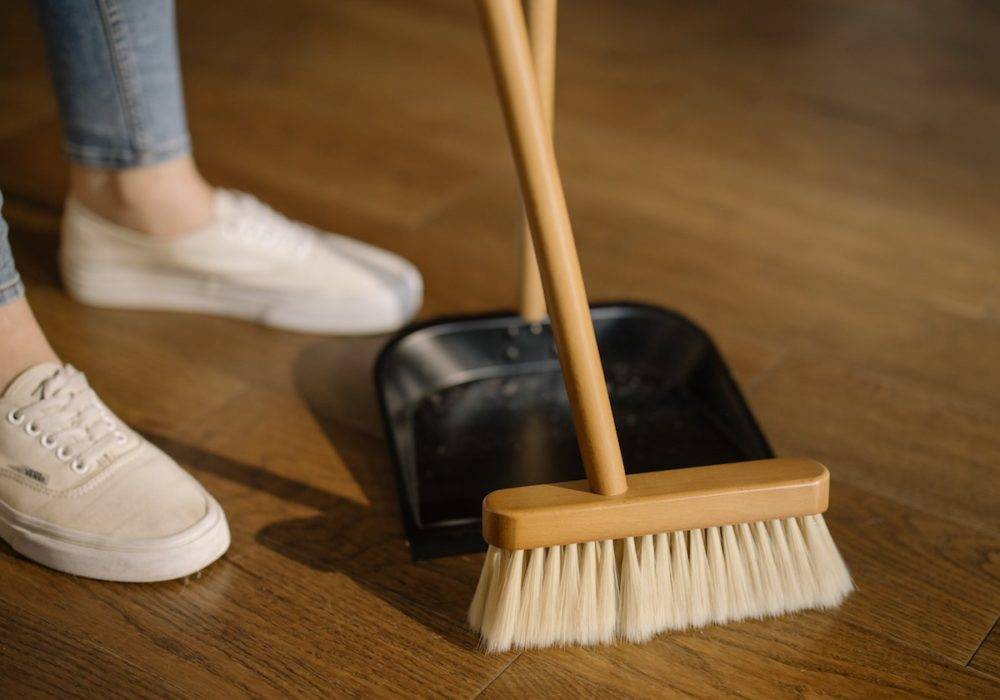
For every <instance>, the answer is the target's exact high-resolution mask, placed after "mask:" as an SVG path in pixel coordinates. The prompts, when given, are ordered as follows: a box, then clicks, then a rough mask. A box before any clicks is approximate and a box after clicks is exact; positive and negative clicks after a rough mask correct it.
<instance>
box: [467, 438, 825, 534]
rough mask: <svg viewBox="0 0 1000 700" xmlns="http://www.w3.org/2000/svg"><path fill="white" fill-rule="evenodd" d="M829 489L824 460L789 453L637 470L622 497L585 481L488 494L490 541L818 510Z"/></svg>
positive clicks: (669, 527)
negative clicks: (791, 456)
mask: <svg viewBox="0 0 1000 700" xmlns="http://www.w3.org/2000/svg"><path fill="white" fill-rule="evenodd" d="M829 486H830V473H829V472H828V471H827V470H826V467H824V466H823V465H822V464H820V463H819V462H816V461H814V460H811V459H788V458H782V459H763V460H759V461H755V462H737V463H733V464H718V465H713V466H709V467H692V468H689V469H671V470H668V471H662V472H646V473H643V474H630V475H629V476H628V490H627V491H626V492H625V493H623V494H621V495H619V496H601V495H598V494H595V493H592V492H591V491H590V488H589V486H588V484H587V481H586V480H581V481H564V482H562V483H558V484H539V485H537V486H522V487H519V488H513V489H502V490H500V491H494V492H493V493H491V494H489V495H488V496H487V497H486V498H485V499H483V538H484V539H485V540H486V541H487V542H489V543H490V544H492V545H494V546H497V547H501V548H503V549H532V548H534V547H548V546H553V545H562V544H571V543H574V542H590V541H592V540H608V539H619V538H622V537H635V536H639V535H652V534H655V533H658V532H675V531H677V530H693V529H696V528H703V527H710V526H713V525H731V524H734V523H743V522H755V521H758V520H771V519H774V518H790V517H794V516H800V515H814V514H817V513H822V512H823V511H825V510H826V507H827V497H828V495H829Z"/></svg>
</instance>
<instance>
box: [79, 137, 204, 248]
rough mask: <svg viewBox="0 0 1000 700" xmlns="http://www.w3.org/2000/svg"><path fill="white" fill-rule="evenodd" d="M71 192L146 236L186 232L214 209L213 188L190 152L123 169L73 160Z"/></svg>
mask: <svg viewBox="0 0 1000 700" xmlns="http://www.w3.org/2000/svg"><path fill="white" fill-rule="evenodd" d="M70 196H71V197H73V199H75V200H77V201H78V202H80V203H81V204H82V205H83V206H85V207H87V208H88V209H90V210H91V211H93V212H95V213H96V214H98V215H100V216H103V217H104V218H106V219H108V220H110V221H113V222H114V223H116V224H118V225H120V226H124V227H126V228H130V229H133V230H135V231H139V232H141V233H145V234H148V235H151V236H179V235H184V234H186V233H191V232H192V231H196V230H198V229H200V228H202V227H203V226H205V225H206V224H208V223H209V222H211V220H212V217H213V214H214V212H213V204H212V188H211V186H210V185H209V184H208V183H207V182H206V181H205V179H204V178H203V177H202V176H201V173H199V172H198V168H197V166H196V165H195V164H194V161H193V160H192V159H191V157H190V156H181V157H180V158H175V159H174V160H170V161H168V162H166V163H160V164H158V165H151V166H143V167H138V168H128V169H125V170H99V169H95V168H88V167H84V166H80V165H73V166H71V167H70Z"/></svg>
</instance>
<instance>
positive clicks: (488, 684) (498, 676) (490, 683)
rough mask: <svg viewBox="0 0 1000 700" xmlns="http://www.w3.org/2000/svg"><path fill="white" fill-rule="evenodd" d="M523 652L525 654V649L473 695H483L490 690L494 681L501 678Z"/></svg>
mask: <svg viewBox="0 0 1000 700" xmlns="http://www.w3.org/2000/svg"><path fill="white" fill-rule="evenodd" d="M523 654H524V652H523V651H519V652H517V655H515V656H514V658H513V659H511V660H510V661H509V662H507V664H506V665H505V666H504V667H503V668H502V669H500V672H499V673H497V675H495V676H493V678H491V679H490V681H489V682H488V683H487V684H486V685H484V686H483V687H482V689H480V691H479V692H478V693H476V694H475V695H473V696H472V697H473V698H479V697H482V696H483V693H485V692H486V691H487V690H489V689H490V686H492V685H493V684H494V683H496V682H497V679H498V678H500V676H502V675H503V674H505V673H507V669H509V668H510V667H511V666H513V665H514V662H515V661H517V660H518V659H520V658H521V656H522V655H523Z"/></svg>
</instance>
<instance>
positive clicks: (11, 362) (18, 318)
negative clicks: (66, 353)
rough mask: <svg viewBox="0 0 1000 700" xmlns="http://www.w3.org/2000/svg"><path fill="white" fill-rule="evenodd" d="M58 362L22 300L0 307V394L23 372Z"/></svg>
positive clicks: (25, 301)
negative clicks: (46, 363)
mask: <svg viewBox="0 0 1000 700" xmlns="http://www.w3.org/2000/svg"><path fill="white" fill-rule="evenodd" d="M43 362H59V357H58V356H57V355H56V353H55V351H54V350H53V349H52V346H51V345H49V341H48V340H47V339H46V338H45V334H44V333H42V329H41V328H39V327H38V322H37V321H35V317H34V315H33V314H32V313H31V307H30V306H28V302H27V300H25V299H23V298H22V299H18V300H17V301H13V302H11V303H9V304H4V305H3V306H0V394H2V393H3V391H4V389H6V388H7V385H8V384H10V383H11V382H12V381H13V380H14V379H16V378H17V376H18V375H19V374H21V373H22V372H23V371H24V370H26V369H28V368H29V367H34V366H35V365H39V364H41V363H43Z"/></svg>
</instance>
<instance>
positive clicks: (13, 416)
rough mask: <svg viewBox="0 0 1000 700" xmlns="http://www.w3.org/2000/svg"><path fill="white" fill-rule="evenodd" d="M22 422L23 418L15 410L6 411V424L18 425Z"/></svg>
mask: <svg viewBox="0 0 1000 700" xmlns="http://www.w3.org/2000/svg"><path fill="white" fill-rule="evenodd" d="M23 420H24V416H23V415H22V414H20V413H18V412H17V409H16V408H12V409H10V410H9V411H7V422H8V423H10V424H11V425H20V424H21V421H23Z"/></svg>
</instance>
